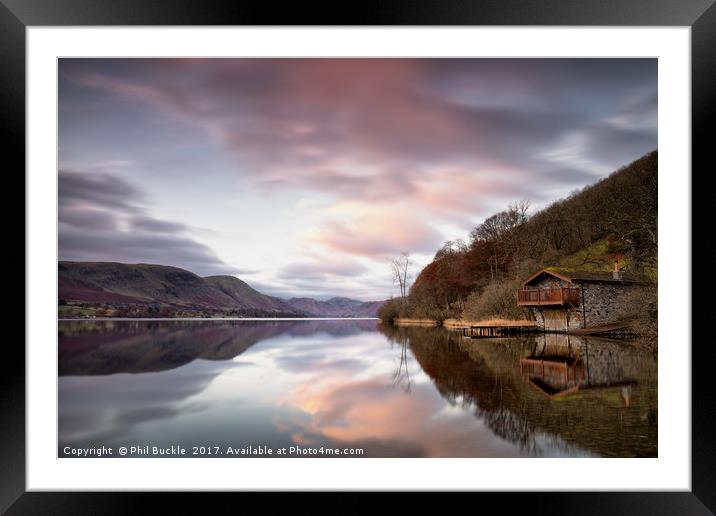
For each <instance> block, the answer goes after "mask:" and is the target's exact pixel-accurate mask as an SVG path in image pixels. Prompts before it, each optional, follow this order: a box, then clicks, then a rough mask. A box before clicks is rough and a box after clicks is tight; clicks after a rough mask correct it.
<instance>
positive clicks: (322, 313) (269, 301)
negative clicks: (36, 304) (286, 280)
mask: <svg viewBox="0 0 716 516" xmlns="http://www.w3.org/2000/svg"><path fill="white" fill-rule="evenodd" d="M58 297H59V313H60V315H61V316H68V317H77V316H105V317H196V316H212V315H218V316H245V317H305V316H311V317H375V316H376V311H377V309H378V307H379V306H380V304H381V302H363V301H357V300H355V299H349V298H345V297H334V298H332V299H329V300H328V301H317V300H315V299H311V298H294V299H291V300H288V301H285V300H283V299H280V298H278V297H274V296H269V295H266V294H263V293H261V292H259V291H258V290H256V289H254V288H253V287H251V286H250V285H249V284H248V283H246V282H244V281H242V280H240V279H239V278H236V277H234V276H208V277H205V278H202V277H200V276H198V275H196V274H194V273H192V272H189V271H187V270H184V269H180V268H178V267H171V266H167V265H154V264H144V263H139V264H126V263H116V262H68V261H61V262H59V263H58Z"/></svg>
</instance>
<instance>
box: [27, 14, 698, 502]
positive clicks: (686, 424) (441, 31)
mask: <svg viewBox="0 0 716 516" xmlns="http://www.w3.org/2000/svg"><path fill="white" fill-rule="evenodd" d="M327 55H330V56H386V55H387V56H406V57H407V56H414V57H420V56H424V57H428V56H436V57H444V56H464V57H478V56H488V57H501V56H505V57H517V56H520V57H522V56H529V57H532V56H535V57H537V56H544V57H547V56H549V57H572V56H573V57H585V56H591V57H612V56H614V57H617V56H620V57H658V58H659V101H660V102H659V190H660V196H659V214H660V216H659V240H660V246H659V263H660V285H659V287H660V292H659V298H660V305H661V306H660V310H659V311H660V314H661V318H660V323H659V331H660V339H659V458H658V459H537V458H533V459H257V458H252V459H236V460H231V459H129V460H128V459H113V458H107V459H92V460H78V459H58V458H56V455H57V444H56V430H57V405H56V395H57V386H56V378H57V361H56V360H57V359H56V338H57V331H56V330H57V327H56V317H57V296H56V287H53V286H54V285H56V272H57V262H56V257H57V254H56V246H55V243H56V238H57V228H56V209H57V189H56V188H57V187H56V174H57V170H56V151H57V146H56V142H57V128H56V124H55V120H56V118H55V117H56V113H57V98H56V86H57V76H56V73H57V67H56V60H57V57H59V56H64V57H69V56H81V57H87V56H103V57H104V56H106V57H109V56H187V57H188V56H197V57H200V56H226V57H232V56H255V57H258V56H321V57H323V56H327ZM690 72H691V70H690V29H689V28H688V27H672V28H651V27H641V28H634V27H629V28H605V27H599V28H545V27H529V28H512V27H482V28H408V27H403V28H213V27H212V28H196V27H194V28H183V27H182V28H178V27H172V28H126V27H122V28H66V27H31V28H28V32H27V79H28V82H27V102H28V104H27V115H28V118H27V120H28V125H27V195H28V197H27V208H26V209H27V231H28V233H27V257H28V258H27V259H28V270H27V289H28V292H27V294H28V295H27V312H26V313H27V321H26V324H27V342H26V353H27V489H28V490H29V491H36V490H113V489H129V490H152V489H160V490H186V489H195V490H233V489H411V490H412V489H426V488H432V489H482V490H517V489H519V490H686V491H689V490H690V489H691V474H690V470H691V466H690V464H691V460H690V454H691V444H690V443H691V423H690V422H691V410H690V408H691V392H690V364H691V321H690V314H691V307H690V300H691V292H690V289H691V286H690V285H691V283H690V269H691V260H690V249H691V241H690V235H691V221H690V176H691V173H690V171H691V161H690V148H691V147H690V145H691V133H690V127H691V119H690V112H691V111H690V109H691V99H690V91H691V82H690V75H691V73H690ZM565 461H567V462H565ZM565 471H568V472H569V473H568V474H565Z"/></svg>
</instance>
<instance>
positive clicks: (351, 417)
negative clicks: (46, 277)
mask: <svg viewBox="0 0 716 516" xmlns="http://www.w3.org/2000/svg"><path fill="white" fill-rule="evenodd" d="M548 337H549V338H548V339H546V340H545V339H544V338H543V337H540V338H538V339H535V338H525V339H494V340H492V339H484V340H480V341H476V340H465V339H463V338H462V337H461V336H459V335H457V334H453V333H450V332H448V331H446V330H444V329H442V328H395V327H392V326H384V325H380V326H378V325H377V324H376V322H375V321H356V320H344V321H275V320H274V321H270V320H269V321H88V322H85V321H82V322H64V321H63V322H61V323H60V340H59V373H60V382H59V409H60V416H59V417H60V419H59V430H60V432H59V433H60V439H59V441H60V446H61V447H62V446H64V445H77V446H81V445H87V444H93V445H101V444H106V445H114V446H119V445H132V444H142V443H146V444H157V445H172V444H180V445H183V446H192V445H194V444H214V445H218V446H225V445H232V446H244V445H249V444H252V445H255V446H258V445H267V446H272V447H281V446H291V445H301V446H321V445H323V446H340V447H344V446H350V447H361V448H364V449H365V450H366V456H378V457H386V456H398V457H401V456H407V457H423V456H435V457H449V456H458V457H460V456H462V457H513V456H590V455H599V456H655V455H656V357H655V356H654V355H653V354H652V353H649V352H648V351H645V350H644V349H643V348H641V347H640V346H638V345H635V344H633V343H622V342H615V341H603V340H599V341H596V340H593V339H589V340H586V339H576V338H573V337H571V338H570V339H569V340H566V341H565V340H564V336H548Z"/></svg>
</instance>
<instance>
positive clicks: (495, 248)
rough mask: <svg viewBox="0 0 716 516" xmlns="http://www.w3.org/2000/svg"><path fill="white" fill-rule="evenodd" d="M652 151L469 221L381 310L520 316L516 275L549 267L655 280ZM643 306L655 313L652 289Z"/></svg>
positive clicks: (383, 313) (387, 316)
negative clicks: (574, 187)
mask: <svg viewBox="0 0 716 516" xmlns="http://www.w3.org/2000/svg"><path fill="white" fill-rule="evenodd" d="M657 173H658V154H657V151H653V152H651V153H649V154H647V155H645V156H643V157H641V158H640V159H638V160H636V161H634V162H632V163H630V164H629V165H627V166H625V167H623V168H621V169H619V170H617V171H615V172H613V173H612V174H610V175H609V176H607V177H606V178H604V179H602V180H600V181H598V182H596V183H594V184H592V185H590V186H587V187H585V188H582V189H581V190H578V191H575V192H574V193H572V194H571V195H570V196H569V197H567V198H565V199H561V200H558V201H556V202H554V203H552V204H551V205H549V206H547V207H546V208H544V209H542V210H540V211H538V212H536V213H534V214H530V210H529V203H528V202H527V201H519V202H515V203H513V204H511V205H510V206H509V207H508V208H507V209H506V210H504V211H502V212H500V213H496V214H494V215H492V216H491V217H489V218H487V219H486V220H485V221H484V222H483V223H482V224H480V225H478V226H477V227H475V228H474V229H473V230H472V231H471V233H470V235H469V239H468V240H467V241H448V242H446V243H445V245H444V246H443V247H442V248H441V249H439V250H438V251H437V252H436V254H435V257H434V259H433V261H432V262H431V263H430V264H428V265H427V266H426V267H425V268H424V269H423V270H422V271H421V272H420V273H419V274H418V276H417V278H416V279H415V282H414V284H413V285H412V288H411V289H410V292H409V295H408V296H407V297H406V298H405V299H394V300H392V301H391V302H389V303H386V304H385V305H384V306H383V308H382V309H381V310H380V311H379V314H378V315H379V317H381V318H382V319H384V320H391V319H393V318H395V317H398V316H401V317H416V318H431V319H439V320H442V319H445V318H448V317H461V316H462V317H465V318H470V319H483V318H487V317H492V316H495V317H509V318H522V317H524V316H525V314H524V313H523V312H522V310H521V309H519V308H518V307H517V305H516V302H515V297H514V296H515V292H516V290H517V288H518V285H519V283H520V280H522V279H524V278H525V277H527V276H529V275H530V274H531V273H532V272H534V271H536V270H539V269H541V268H545V267H550V266H561V267H568V268H574V269H580V270H592V271H609V270H611V268H612V267H613V264H614V260H619V264H620V267H621V268H622V270H624V271H630V272H634V273H638V274H640V275H643V276H644V277H646V278H648V279H649V280H650V281H652V282H653V283H654V284H656V271H657V243H658V241H657ZM642 309H643V310H644V311H645V313H640V314H636V315H635V316H638V317H653V318H655V316H656V296H655V289H654V295H653V298H652V299H649V300H645V306H644V307H642Z"/></svg>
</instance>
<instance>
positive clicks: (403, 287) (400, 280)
mask: <svg viewBox="0 0 716 516" xmlns="http://www.w3.org/2000/svg"><path fill="white" fill-rule="evenodd" d="M411 265H412V262H411V261H410V254H409V253H407V252H405V251H404V252H402V253H400V256H398V257H396V258H393V259H392V260H391V262H390V269H391V271H392V273H393V283H395V284H397V285H398V287H399V288H400V297H401V298H402V299H403V300H405V298H406V297H407V295H408V270H409V269H410V266H411Z"/></svg>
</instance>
